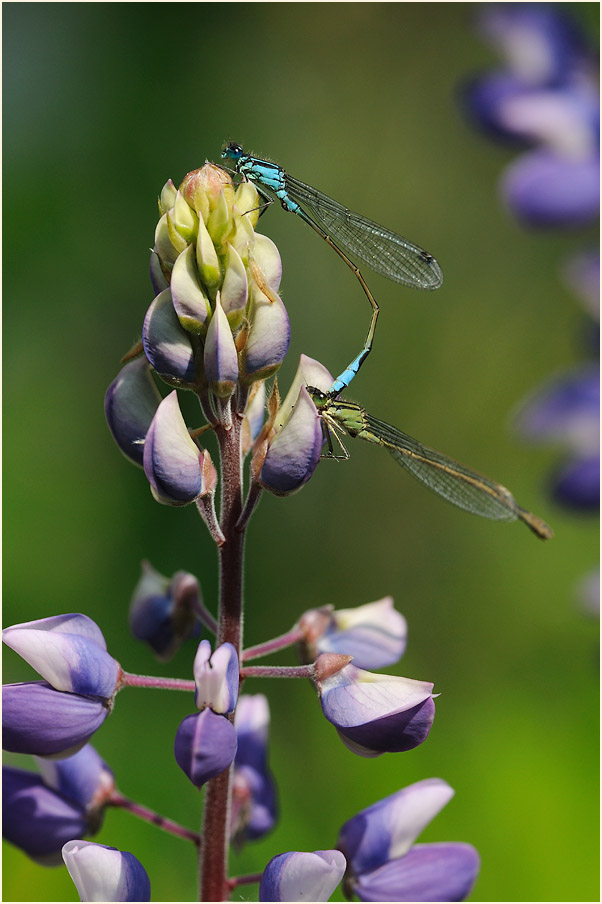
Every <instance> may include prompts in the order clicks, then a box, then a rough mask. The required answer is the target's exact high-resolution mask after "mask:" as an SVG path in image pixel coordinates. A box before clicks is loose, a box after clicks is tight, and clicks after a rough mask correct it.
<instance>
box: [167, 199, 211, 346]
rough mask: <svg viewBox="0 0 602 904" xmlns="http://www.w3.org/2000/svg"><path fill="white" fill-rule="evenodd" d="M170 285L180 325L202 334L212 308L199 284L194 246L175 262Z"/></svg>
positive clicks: (189, 247)
mask: <svg viewBox="0 0 602 904" xmlns="http://www.w3.org/2000/svg"><path fill="white" fill-rule="evenodd" d="M186 207H188V205H186ZM188 209H189V210H190V208H188ZM170 285H171V297H172V302H173V306H174V310H175V312H176V314H177V316H178V320H179V321H180V324H181V325H182V327H183V328H184V329H185V330H186V331H187V332H189V333H200V332H201V331H202V330H203V328H204V327H205V324H206V321H207V317H208V316H209V313H210V310H211V307H210V304H209V299H208V298H207V296H206V295H205V292H204V291H203V288H202V286H201V284H200V282H199V277H198V270H197V266H196V255H195V250H194V246H193V245H189V246H188V247H187V248H186V249H185V251H182V253H181V254H180V256H179V257H178V259H177V261H176V262H175V264H174V268H173V272H172V274H171V284H170Z"/></svg>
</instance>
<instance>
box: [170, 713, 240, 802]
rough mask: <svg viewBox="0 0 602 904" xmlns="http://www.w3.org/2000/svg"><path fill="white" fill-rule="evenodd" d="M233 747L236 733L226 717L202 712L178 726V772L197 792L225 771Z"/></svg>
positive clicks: (176, 746) (176, 756) (175, 745)
mask: <svg viewBox="0 0 602 904" xmlns="http://www.w3.org/2000/svg"><path fill="white" fill-rule="evenodd" d="M236 746H237V741H236V731H235V728H234V726H233V725H232V723H231V722H229V721H228V719H227V718H226V716H220V715H218V714H217V713H214V712H213V710H212V709H204V710H203V712H202V713H193V714H192V715H190V716H186V718H185V719H183V721H182V722H180V725H179V727H178V730H177V732H176V738H175V742H174V755H175V758H176V762H177V763H178V766H179V767H180V769H181V770H182V771H183V772H184V773H185V775H187V776H188V778H189V779H190V781H191V782H192V784H193V785H195V786H196V787H197V788H200V787H201V786H202V785H204V784H205V782H208V781H209V780H210V779H212V778H215V776H216V775H219V774H220V772H223V771H224V769H227V768H228V767H229V765H230V763H231V762H232V760H233V759H234V756H235V754H236Z"/></svg>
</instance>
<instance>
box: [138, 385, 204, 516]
mask: <svg viewBox="0 0 602 904" xmlns="http://www.w3.org/2000/svg"><path fill="white" fill-rule="evenodd" d="M202 464H203V453H202V452H200V450H199V449H198V447H197V446H196V444H195V443H194V441H193V440H192V439H191V438H190V434H189V432H188V429H187V427H186V424H185V423H184V418H183V417H182V413H181V411H180V405H179V402H178V395H177V393H176V391H175V389H174V391H173V392H170V394H169V395H168V396H166V397H165V398H164V399H163V401H162V402H161V404H160V405H159V407H158V408H157V413H156V414H155V417H154V418H153V422H152V424H151V425H150V427H149V430H148V433H147V435H146V442H145V443H144V471H145V473H146V476H147V478H148V480H149V482H150V485H151V490H152V493H153V496H154V497H155V499H156V500H157V502H161V503H163V504H164V505H188V503H190V502H193V501H194V500H195V499H196V498H197V496H199V495H200V493H201V492H202V489H203V479H202V470H201V468H202Z"/></svg>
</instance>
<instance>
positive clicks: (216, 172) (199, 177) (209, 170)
mask: <svg viewBox="0 0 602 904" xmlns="http://www.w3.org/2000/svg"><path fill="white" fill-rule="evenodd" d="M180 191H181V193H182V196H183V197H184V198H185V199H186V201H187V202H188V204H189V205H190V206H191V207H192V209H193V210H194V211H196V213H197V214H198V215H199V216H200V217H202V219H203V220H205V222H206V221H207V220H208V219H209V214H210V213H211V212H212V211H214V210H215V208H216V207H217V206H218V204H219V200H220V195H221V194H222V192H223V193H225V194H226V196H227V200H228V203H230V204H231V203H233V199H234V188H233V186H232V182H231V180H230V178H229V176H228V175H227V173H225V172H224V170H223V169H221V167H219V166H215V164H213V163H206V164H205V166H202V167H201V168H200V169H197V170H193V171H192V172H191V173H188V175H187V176H185V178H184V181H183V182H182V185H181V186H180Z"/></svg>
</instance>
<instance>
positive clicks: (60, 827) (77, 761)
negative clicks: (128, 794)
mask: <svg viewBox="0 0 602 904" xmlns="http://www.w3.org/2000/svg"><path fill="white" fill-rule="evenodd" d="M38 766H39V768H40V772H41V774H36V773H34V772H26V771H25V770H23V769H15V768H13V767H11V766H3V767H2V834H3V837H4V838H5V839H6V840H7V841H9V842H10V843H11V844H14V845H16V846H17V847H19V848H21V849H22V850H23V851H24V852H25V853H26V854H28V855H29V856H30V857H31V858H32V859H34V860H36V861H37V862H39V863H41V864H43V865H44V866H56V865H57V864H59V863H62V860H61V848H62V847H63V845H64V844H65V843H66V842H67V841H70V840H71V839H72V838H75V837H80V836H81V835H94V834H95V833H96V832H98V831H99V829H100V827H101V824H102V820H103V817H104V811H105V806H106V803H107V800H108V798H109V796H110V794H111V791H112V790H113V789H114V787H115V784H114V781H113V773H112V772H111V770H110V769H109V767H108V766H107V764H106V763H105V762H104V760H103V759H102V758H101V757H100V756H99V755H98V753H97V752H96V751H95V750H94V748H93V747H91V746H90V745H89V744H87V745H86V746H85V747H83V748H82V749H81V750H80V751H79V752H78V753H76V754H74V756H72V757H68V758H67V759H63V760H43V759H38Z"/></svg>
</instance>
